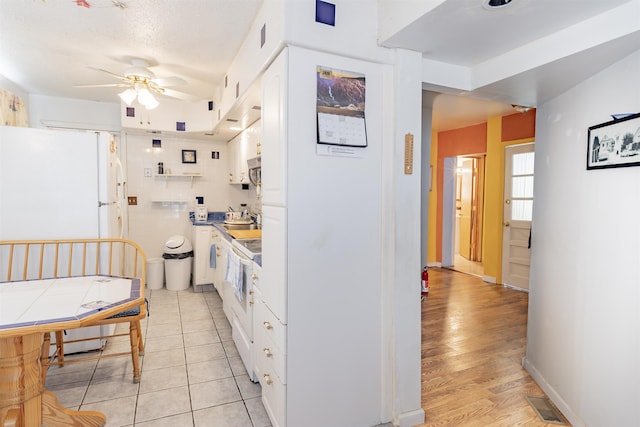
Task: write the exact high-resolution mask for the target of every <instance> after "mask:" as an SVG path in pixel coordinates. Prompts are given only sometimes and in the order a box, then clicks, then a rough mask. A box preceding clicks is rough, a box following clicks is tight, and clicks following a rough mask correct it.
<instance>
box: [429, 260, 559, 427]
mask: <svg viewBox="0 0 640 427" xmlns="http://www.w3.org/2000/svg"><path fill="white" fill-rule="evenodd" d="M527 305H528V294H527V293H524V292H519V291H514V290H511V289H506V288H503V287H502V286H500V285H494V284H489V283H485V282H483V281H482V280H481V279H480V278H478V277H475V276H472V275H468V274H463V273H459V272H455V271H452V270H446V269H430V270H429V296H428V297H427V300H426V301H425V302H423V303H422V407H423V408H424V411H425V413H426V416H425V419H426V423H425V424H423V426H425V427H426V426H483V427H486V426H505V427H506V426H509V427H510V426H528V427H534V426H535V427H542V426H556V427H557V424H547V423H544V422H542V421H540V419H539V418H538V416H537V415H536V413H535V412H534V411H533V409H532V408H531V407H530V406H529V404H528V402H527V400H526V396H527V395H533V396H544V393H543V392H542V390H541V389H540V388H539V387H538V385H537V384H536V383H535V382H534V381H533V379H531V377H530V376H529V374H528V373H527V372H526V371H525V370H524V369H523V368H522V365H521V363H522V357H523V356H524V351H525V338H526V328H527Z"/></svg>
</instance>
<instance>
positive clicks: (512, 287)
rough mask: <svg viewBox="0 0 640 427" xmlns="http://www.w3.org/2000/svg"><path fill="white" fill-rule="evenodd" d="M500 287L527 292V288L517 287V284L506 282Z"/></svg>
mask: <svg viewBox="0 0 640 427" xmlns="http://www.w3.org/2000/svg"><path fill="white" fill-rule="evenodd" d="M502 287H504V288H509V289H513V290H514V291H520V292H526V293H529V289H524V288H519V287H517V286H513V285H508V284H506V283H503V284H502Z"/></svg>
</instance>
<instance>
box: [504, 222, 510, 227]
mask: <svg viewBox="0 0 640 427" xmlns="http://www.w3.org/2000/svg"><path fill="white" fill-rule="evenodd" d="M502 225H504V226H505V227H508V226H509V225H511V224H509V221H505V222H503V223H502Z"/></svg>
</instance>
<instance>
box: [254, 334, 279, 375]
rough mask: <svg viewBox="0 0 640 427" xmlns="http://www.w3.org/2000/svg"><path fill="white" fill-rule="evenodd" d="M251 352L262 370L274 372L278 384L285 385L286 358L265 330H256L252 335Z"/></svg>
mask: <svg viewBox="0 0 640 427" xmlns="http://www.w3.org/2000/svg"><path fill="white" fill-rule="evenodd" d="M253 351H254V357H255V363H257V364H259V365H260V367H261V368H262V370H264V371H267V372H275V374H276V375H277V376H278V379H279V380H280V382H282V383H283V384H286V383H287V378H286V370H285V366H286V362H287V361H286V356H285V355H284V354H283V353H282V352H281V351H280V349H279V348H278V347H277V346H276V345H275V344H274V342H273V341H272V340H271V339H270V337H269V336H268V335H267V333H266V331H265V330H258V331H257V332H256V333H255V334H254V337H253Z"/></svg>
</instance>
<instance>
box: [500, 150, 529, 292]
mask: <svg viewBox="0 0 640 427" xmlns="http://www.w3.org/2000/svg"><path fill="white" fill-rule="evenodd" d="M534 160H535V154H534V144H533V143H531V144H522V145H512V146H508V147H506V148H505V161H504V214H503V223H502V225H503V234H502V283H503V284H505V285H509V286H512V287H515V288H519V289H522V290H529V266H530V258H531V249H530V247H529V246H530V245H529V242H530V239H529V237H530V233H531V219H532V213H533V169H534Z"/></svg>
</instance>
